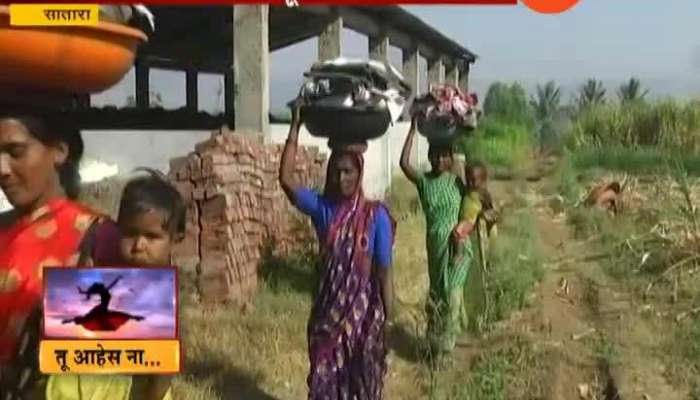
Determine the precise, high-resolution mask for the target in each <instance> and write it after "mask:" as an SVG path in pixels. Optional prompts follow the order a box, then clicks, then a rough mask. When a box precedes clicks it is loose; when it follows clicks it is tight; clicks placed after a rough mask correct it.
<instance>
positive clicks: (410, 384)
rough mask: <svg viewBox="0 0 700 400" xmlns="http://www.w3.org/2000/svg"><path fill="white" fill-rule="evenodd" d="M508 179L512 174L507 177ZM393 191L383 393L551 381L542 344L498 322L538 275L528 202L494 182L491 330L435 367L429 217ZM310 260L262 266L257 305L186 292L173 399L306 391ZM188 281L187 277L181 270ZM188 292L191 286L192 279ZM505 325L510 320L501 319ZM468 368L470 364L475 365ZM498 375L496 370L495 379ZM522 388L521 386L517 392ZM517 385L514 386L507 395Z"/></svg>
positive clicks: (493, 391) (423, 395) (475, 391)
mask: <svg viewBox="0 0 700 400" xmlns="http://www.w3.org/2000/svg"><path fill="white" fill-rule="evenodd" d="M502 187H503V188H505V187H511V183H508V184H503V186H502ZM395 189H396V192H398V193H401V195H400V196H392V198H391V204H392V211H393V213H394V215H395V216H396V217H397V218H398V219H399V230H398V234H397V240H396V247H395V261H394V266H393V267H394V268H395V287H396V296H397V300H398V304H397V305H396V308H397V310H396V311H397V313H396V314H397V315H396V319H397V329H396V330H395V331H394V332H392V337H391V343H392V349H391V352H390V355H389V373H388V377H387V382H386V390H385V398H386V399H408V400H411V399H415V400H419V399H436V400H443V399H444V400H448V399H457V400H459V399H480V400H490V399H527V398H531V397H528V393H531V391H532V390H533V388H534V387H541V388H544V387H546V384H545V383H546V379H545V373H544V372H546V369H543V368H540V369H539V370H538V369H537V368H534V369H533V368H532V366H533V365H535V364H537V365H541V366H545V365H546V363H545V359H544V358H543V353H542V352H541V351H540V349H539V348H532V347H531V345H530V343H529V341H528V340H527V339H524V338H519V336H518V335H519V333H517V334H515V333H512V332H509V331H507V329H506V328H498V327H497V325H496V324H495V322H496V320H499V319H501V318H507V317H508V316H509V315H510V314H511V313H512V312H514V311H517V310H519V309H521V308H523V307H526V306H527V304H528V301H529V299H531V297H530V296H529V293H530V292H531V289H532V286H533V284H534V283H535V282H536V281H537V279H538V278H539V277H540V276H539V274H538V273H537V271H538V268H540V267H541V260H540V259H539V252H538V251H536V248H535V247H534V246H535V245H536V243H535V242H534V241H533V238H536V232H533V231H531V230H530V229H534V227H535V225H534V224H533V223H532V222H533V221H534V220H533V219H532V218H531V215H530V212H531V210H530V209H529V208H528V207H527V205H526V204H525V203H526V202H524V201H522V200H516V199H512V198H511V196H513V195H514V194H515V193H516V192H517V191H512V190H511V191H504V192H503V193H502V194H501V192H500V191H501V189H498V188H496V192H497V193H496V196H498V198H500V199H502V200H504V201H505V202H507V203H510V205H509V210H510V211H508V213H509V215H508V216H507V218H506V222H505V223H504V224H503V226H502V227H501V231H500V236H499V244H498V245H497V246H496V249H495V250H494V251H495V252H496V253H495V254H496V256H497V259H498V260H499V262H498V268H496V269H494V272H493V274H492V276H491V279H493V281H494V285H493V287H492V293H491V296H492V297H493V300H492V303H493V304H495V305H496V307H495V308H496V309H497V310H498V313H497V314H494V316H493V318H492V320H493V321H492V322H493V323H494V324H492V326H493V328H492V332H489V333H488V334H487V335H485V336H484V337H483V338H481V339H479V338H476V337H471V338H469V337H465V338H464V339H463V340H461V343H460V346H459V347H458V349H457V350H456V352H455V355H454V357H453V360H454V361H453V363H452V365H450V366H448V367H447V368H445V369H443V370H440V371H437V372H434V371H431V370H430V369H429V368H428V367H427V365H426V363H425V360H423V359H422V357H421V351H420V348H421V345H422V343H423V339H422V338H423V332H424V331H425V314H424V304H425V301H426V296H427V290H428V277H427V267H426V265H427V262H426V255H425V226H424V219H423V217H422V215H421V214H419V213H416V211H417V201H416V199H415V189H413V188H411V187H410V186H408V183H407V182H403V181H399V182H397V184H396V185H395ZM312 281H313V276H312V273H311V268H310V262H309V261H308V259H307V258H306V257H301V256H300V257H298V259H296V260H295V259H291V260H277V261H276V262H272V263H269V265H266V267H265V273H264V278H263V279H262V281H261V289H260V291H259V293H258V295H257V296H256V298H255V301H254V303H253V304H252V306H251V307H249V308H247V309H246V310H245V311H243V312H241V311H239V310H237V309H233V308H221V309H216V310H213V311H208V312H205V311H204V310H202V309H201V307H200V306H199V305H198V304H196V303H195V302H194V301H193V299H191V298H190V297H188V296H186V295H185V296H184V297H185V298H184V299H183V305H182V318H183V323H182V327H183V339H184V349H185V351H186V354H185V370H184V371H185V372H184V373H183V374H182V375H180V376H179V377H177V379H176V380H175V384H174V385H175V393H176V398H177V399H182V400H185V399H187V400H204V399H227V400H228V399H233V400H236V399H241V400H258V399H262V400H269V399H280V400H287V399H290V400H294V399H301V398H305V397H306V374H307V369H308V360H307V354H306V321H307V318H308V314H309V310H310V307H311V294H310V293H311V282H312ZM183 282H185V284H186V283H187V282H188V280H187V279H186V278H185V279H183ZM182 293H185V294H186V293H192V289H191V288H189V287H185V288H183V291H182ZM503 325H507V324H503ZM470 370H471V372H470V373H467V371H470ZM494 379H495V380H494ZM516 393H518V394H517V395H516ZM511 394H512V395H511Z"/></svg>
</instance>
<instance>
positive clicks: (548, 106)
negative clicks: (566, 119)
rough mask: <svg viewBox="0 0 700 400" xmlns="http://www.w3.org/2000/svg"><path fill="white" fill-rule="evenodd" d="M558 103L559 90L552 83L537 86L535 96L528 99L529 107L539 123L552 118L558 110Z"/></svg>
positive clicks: (559, 98) (559, 100)
mask: <svg viewBox="0 0 700 400" xmlns="http://www.w3.org/2000/svg"><path fill="white" fill-rule="evenodd" d="M560 103H561V88H559V87H558V86H557V84H556V83H555V82H554V81H549V82H547V83H546V84H545V85H544V86H542V85H537V92H536V95H535V96H532V97H531V98H530V105H531V106H532V108H533V109H534V110H535V116H536V117H537V119H538V120H539V121H544V120H547V119H550V118H551V117H553V116H554V114H555V113H556V112H557V111H558V110H559V106H560Z"/></svg>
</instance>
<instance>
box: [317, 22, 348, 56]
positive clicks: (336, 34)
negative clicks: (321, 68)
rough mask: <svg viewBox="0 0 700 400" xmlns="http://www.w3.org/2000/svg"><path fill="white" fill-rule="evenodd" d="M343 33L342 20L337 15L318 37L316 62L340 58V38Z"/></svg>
mask: <svg viewBox="0 0 700 400" xmlns="http://www.w3.org/2000/svg"><path fill="white" fill-rule="evenodd" d="M342 33H343V18H342V17H341V16H340V15H338V14H337V13H335V14H334V16H333V19H331V20H330V21H329V22H328V25H326V27H325V28H324V29H323V31H322V32H321V34H320V35H319V36H318V60H319V61H326V60H332V59H334V58H338V57H340V55H341V54H342V48H341V46H340V38H341V36H342Z"/></svg>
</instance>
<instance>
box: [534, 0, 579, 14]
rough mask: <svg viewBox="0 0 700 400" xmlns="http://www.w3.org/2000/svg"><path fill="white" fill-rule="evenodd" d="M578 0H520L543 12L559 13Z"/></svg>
mask: <svg viewBox="0 0 700 400" xmlns="http://www.w3.org/2000/svg"><path fill="white" fill-rule="evenodd" d="M578 1H579V0H522V2H523V3H525V5H526V6H528V7H530V8H531V9H533V10H535V11H537V12H540V13H543V14H559V13H563V12H564V11H566V10H568V9H570V8H572V7H573V6H575V5H576V3H578Z"/></svg>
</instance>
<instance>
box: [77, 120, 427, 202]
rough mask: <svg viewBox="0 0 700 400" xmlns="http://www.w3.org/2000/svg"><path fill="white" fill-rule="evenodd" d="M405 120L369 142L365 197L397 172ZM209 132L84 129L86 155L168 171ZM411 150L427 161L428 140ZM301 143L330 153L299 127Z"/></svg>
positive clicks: (274, 133)
mask: <svg viewBox="0 0 700 400" xmlns="http://www.w3.org/2000/svg"><path fill="white" fill-rule="evenodd" d="M408 128H409V125H408V123H398V124H396V125H395V126H392V127H391V128H390V129H389V132H387V134H386V135H384V136H382V137H381V138H379V139H377V140H373V141H371V142H370V143H369V149H368V150H367V153H366V154H365V176H364V182H363V185H364V189H365V193H366V194H367V196H368V197H372V198H382V197H383V196H384V194H385V193H386V191H387V189H388V188H389V187H390V184H391V179H392V176H393V175H394V174H396V173H400V171H399V158H400V155H401V149H402V147H403V143H404V140H405V138H406V133H407V132H408ZM288 131H289V125H286V124H272V125H270V134H269V139H270V141H271V142H272V143H283V142H284V141H285V140H286V138H287V132H288ZM210 136H211V132H209V131H84V132H83V138H84V140H85V158H86V159H92V160H99V161H101V162H104V163H106V164H113V165H116V166H117V167H118V169H119V174H120V175H128V174H129V173H131V172H132V171H133V170H134V169H135V168H138V167H150V168H157V169H159V170H162V171H163V172H167V170H168V168H169V162H170V159H172V158H175V157H181V156H185V155H187V154H189V153H190V152H192V151H193V150H194V146H195V145H196V144H197V143H200V142H202V141H205V140H207V139H208V138H209V137H210ZM417 137H418V140H417V141H416V144H415V149H414V160H413V165H414V166H416V167H421V166H424V165H425V163H427V151H428V150H427V149H428V146H427V141H426V140H425V139H424V138H423V137H422V136H420V135H418V136H417ZM299 141H300V144H302V145H306V146H317V147H318V149H319V150H320V151H321V152H323V153H325V154H328V153H329V149H328V146H327V144H326V143H327V141H326V140H325V139H320V138H315V137H313V136H311V135H310V134H309V133H308V132H307V131H306V130H305V129H302V132H301V134H300V138H299Z"/></svg>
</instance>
